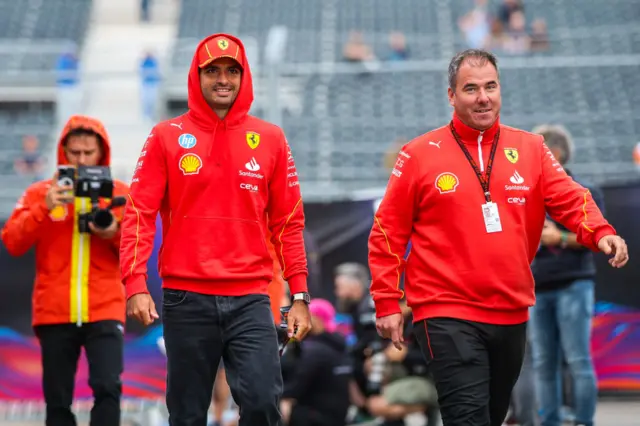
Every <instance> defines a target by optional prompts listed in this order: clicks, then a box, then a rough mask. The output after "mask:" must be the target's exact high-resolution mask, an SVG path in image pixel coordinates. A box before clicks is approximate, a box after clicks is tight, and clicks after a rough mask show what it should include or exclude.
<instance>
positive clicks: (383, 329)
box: [376, 313, 404, 351]
mask: <svg viewBox="0 0 640 426" xmlns="http://www.w3.org/2000/svg"><path fill="white" fill-rule="evenodd" d="M376 329H377V330H378V334H379V335H380V337H382V338H383V339H391V342H392V343H393V346H395V347H396V348H397V349H398V350H399V351H400V350H402V343H403V342H404V335H403V332H404V317H403V316H402V314H401V313H397V314H391V315H388V316H386V317H382V318H376Z"/></svg>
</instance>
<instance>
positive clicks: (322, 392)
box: [282, 333, 352, 426]
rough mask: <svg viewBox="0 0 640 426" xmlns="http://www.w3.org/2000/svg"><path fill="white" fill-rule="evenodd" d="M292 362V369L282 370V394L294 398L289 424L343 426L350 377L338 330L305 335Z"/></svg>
mask: <svg viewBox="0 0 640 426" xmlns="http://www.w3.org/2000/svg"><path fill="white" fill-rule="evenodd" d="M283 361H285V360H283ZM292 364H293V365H291V364H289V365H291V366H292V367H293V369H292V370H293V371H290V372H289V374H285V373H284V372H283V378H284V392H283V395H282V397H283V398H291V399H295V400H296V403H295V405H294V408H293V410H292V413H291V419H290V422H289V425H290V426H302V425H304V426H325V425H326V426H343V425H344V424H345V419H346V416H347V410H348V409H349V404H350V402H349V380H350V378H351V377H352V376H351V372H352V366H351V361H350V359H349V357H348V354H347V345H346V342H345V339H344V338H343V337H342V336H341V335H339V334H337V333H321V334H318V335H311V336H308V337H307V338H306V339H305V340H304V341H303V342H302V343H301V347H300V352H299V354H298V356H297V359H296V360H295V361H294V362H293V363H292ZM283 368H284V366H283Z"/></svg>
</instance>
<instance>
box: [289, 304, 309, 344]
mask: <svg viewBox="0 0 640 426" xmlns="http://www.w3.org/2000/svg"><path fill="white" fill-rule="evenodd" d="M310 330H311V314H310V313H309V305H307V304H306V303H305V302H304V301H303V300H295V301H294V302H293V305H291V309H289V314H288V315H287V331H288V335H289V338H290V339H296V340H298V341H300V340H302V339H304V338H305V336H306V335H307V333H308V332H309V331H310Z"/></svg>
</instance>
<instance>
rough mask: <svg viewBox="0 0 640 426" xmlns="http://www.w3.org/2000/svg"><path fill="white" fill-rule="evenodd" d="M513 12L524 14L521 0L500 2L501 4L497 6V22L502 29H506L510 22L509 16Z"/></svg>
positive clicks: (503, 0)
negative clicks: (500, 24)
mask: <svg viewBox="0 0 640 426" xmlns="http://www.w3.org/2000/svg"><path fill="white" fill-rule="evenodd" d="M515 12H522V13H524V4H523V3H522V0H502V3H501V4H500V6H498V21H500V22H501V23H502V25H503V26H504V27H507V26H508V25H509V23H510V22H511V15H513V14H514V13H515Z"/></svg>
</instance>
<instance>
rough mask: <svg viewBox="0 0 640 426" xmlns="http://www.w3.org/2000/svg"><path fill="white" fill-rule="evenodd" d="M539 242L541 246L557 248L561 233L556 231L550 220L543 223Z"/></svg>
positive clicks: (560, 240)
mask: <svg viewBox="0 0 640 426" xmlns="http://www.w3.org/2000/svg"><path fill="white" fill-rule="evenodd" d="M540 242H541V243H542V245H543V246H547V247H555V246H559V245H560V243H561V242H562V232H560V230H559V229H558V227H557V226H556V224H555V223H553V222H551V221H550V220H545V221H544V227H543V228H542V236H541V237H540Z"/></svg>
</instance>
